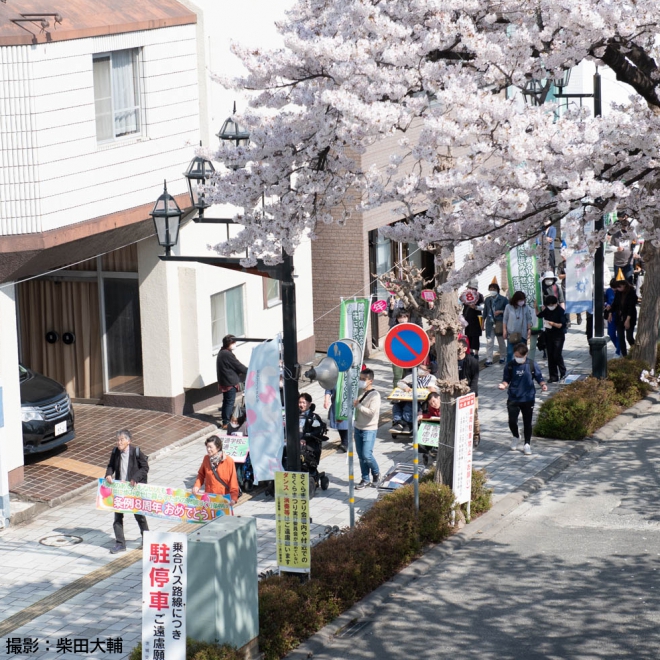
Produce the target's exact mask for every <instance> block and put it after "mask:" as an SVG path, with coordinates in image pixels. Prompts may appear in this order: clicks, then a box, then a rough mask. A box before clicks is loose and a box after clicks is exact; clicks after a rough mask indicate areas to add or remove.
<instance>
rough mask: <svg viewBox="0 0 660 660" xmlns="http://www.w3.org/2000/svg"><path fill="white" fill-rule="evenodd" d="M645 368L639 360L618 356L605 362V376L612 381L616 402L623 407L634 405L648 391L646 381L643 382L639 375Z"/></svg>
mask: <svg viewBox="0 0 660 660" xmlns="http://www.w3.org/2000/svg"><path fill="white" fill-rule="evenodd" d="M644 369H646V365H645V364H644V363H643V362H641V361H640V360H632V359H630V358H618V359H615V360H610V361H609V362H608V363H607V378H608V380H611V381H612V383H614V389H615V391H616V402H617V403H618V404H619V405H620V406H623V407H624V408H629V407H630V406H633V405H635V404H636V403H637V402H638V401H639V400H640V399H643V398H644V397H645V396H646V395H647V394H648V393H649V392H650V391H651V387H650V385H649V384H648V383H643V382H642V381H641V380H640V379H639V377H640V375H641V373H642V371H644Z"/></svg>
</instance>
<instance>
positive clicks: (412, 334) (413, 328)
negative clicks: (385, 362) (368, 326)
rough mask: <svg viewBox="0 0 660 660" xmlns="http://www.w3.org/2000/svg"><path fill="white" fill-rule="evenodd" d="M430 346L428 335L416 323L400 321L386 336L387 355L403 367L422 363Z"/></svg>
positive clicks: (396, 364)
mask: <svg viewBox="0 0 660 660" xmlns="http://www.w3.org/2000/svg"><path fill="white" fill-rule="evenodd" d="M430 348H431V342H430V341H429V337H428V335H427V334H426V332H424V329H423V328H420V327H419V326H418V325H415V324H414V323H399V324H398V325H395V326H394V327H393V328H392V329H391V330H390V331H389V332H388V333H387V336H386V337H385V355H387V358H388V359H389V361H390V362H391V363H392V364H394V365H395V366H397V367H402V368H403V369H412V368H413V367H417V366H419V365H420V364H422V362H424V360H425V359H426V356H427V355H428V354H429V349H430Z"/></svg>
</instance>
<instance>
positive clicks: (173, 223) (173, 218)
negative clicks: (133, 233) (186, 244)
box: [149, 181, 182, 257]
mask: <svg viewBox="0 0 660 660" xmlns="http://www.w3.org/2000/svg"><path fill="white" fill-rule="evenodd" d="M149 215H151V217H152V218H153V221H154V225H155V226H156V236H157V237H158V243H159V244H160V245H162V246H163V247H164V248H165V255H166V256H168V257H169V256H170V251H171V249H172V247H173V246H174V245H176V244H177V243H178V242H179V225H180V223H181V215H182V214H181V209H180V208H179V205H178V204H177V203H176V200H175V199H174V197H172V195H170V194H169V193H168V192H167V181H165V182H164V184H163V194H162V195H161V196H160V197H159V198H158V199H157V200H156V203H155V204H154V208H153V210H152V211H151V213H150V214H149Z"/></svg>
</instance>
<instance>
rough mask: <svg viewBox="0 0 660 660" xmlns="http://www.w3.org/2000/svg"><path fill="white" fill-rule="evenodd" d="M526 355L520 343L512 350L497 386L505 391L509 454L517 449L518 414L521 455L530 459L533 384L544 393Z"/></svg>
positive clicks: (538, 372) (541, 381) (535, 368)
mask: <svg viewBox="0 0 660 660" xmlns="http://www.w3.org/2000/svg"><path fill="white" fill-rule="evenodd" d="M528 352H529V349H528V348H527V344H523V343H520V344H517V345H516V346H515V347H514V349H513V360H511V362H508V363H507V365H506V366H505V367H504V375H503V376H502V382H501V383H500V384H499V385H498V387H499V388H500V389H501V390H506V389H507V388H509V398H508V400H507V402H506V407H507V410H508V412H509V429H510V430H511V433H512V435H513V440H512V441H511V450H512V451H516V449H518V443H519V442H520V432H519V430H518V416H519V415H520V413H522V418H523V432H524V436H525V444H524V446H523V453H524V454H525V456H530V455H531V453H532V447H531V441H532V415H533V414H534V402H535V401H536V388H535V387H534V381H536V382H537V383H538V384H539V385H540V386H541V390H543V391H544V392H547V390H548V386H547V385H546V384H545V380H544V379H543V374H542V373H541V370H540V369H539V367H538V365H537V364H535V363H534V362H532V361H531V360H527V353H528Z"/></svg>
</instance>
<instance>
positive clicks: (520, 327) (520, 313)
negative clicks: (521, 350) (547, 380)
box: [503, 291, 532, 363]
mask: <svg viewBox="0 0 660 660" xmlns="http://www.w3.org/2000/svg"><path fill="white" fill-rule="evenodd" d="M503 322H504V327H503V335H504V339H505V340H506V341H507V347H506V361H507V363H508V362H511V360H513V349H514V346H517V345H518V344H520V343H521V342H523V343H525V344H527V342H528V341H529V340H530V337H531V336H532V310H531V309H530V308H529V307H528V306H527V296H526V295H525V293H524V291H516V292H515V293H514V294H513V296H511V302H510V303H509V304H508V305H507V306H506V309H505V310H504V317H503Z"/></svg>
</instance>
